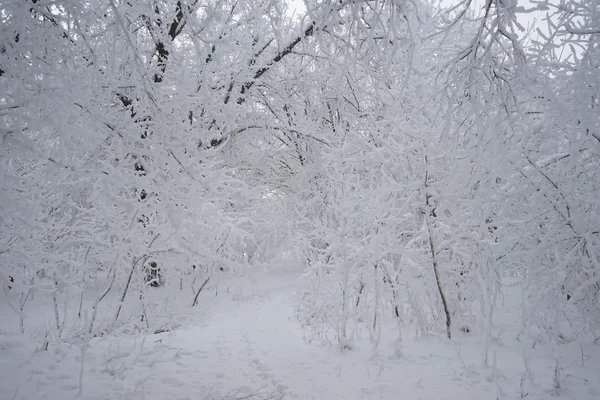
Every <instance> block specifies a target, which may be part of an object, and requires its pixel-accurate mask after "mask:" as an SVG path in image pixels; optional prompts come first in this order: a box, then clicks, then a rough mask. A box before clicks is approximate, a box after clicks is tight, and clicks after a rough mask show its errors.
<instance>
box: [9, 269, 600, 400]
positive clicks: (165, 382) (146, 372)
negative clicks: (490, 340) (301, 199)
mask: <svg viewBox="0 0 600 400" xmlns="http://www.w3.org/2000/svg"><path fill="white" fill-rule="evenodd" d="M299 285H300V281H299V280H298V279H297V278H294V277H291V276H280V277H278V278H277V277H275V278H274V277H272V276H267V275H265V276H261V277H260V278H256V277H255V278H253V279H245V280H240V281H237V282H235V283H231V282H230V283H228V284H221V285H220V287H219V288H218V289H219V290H220V291H221V293H220V294H219V296H215V295H214V290H212V291H207V292H206V293H205V294H204V297H202V299H201V304H200V306H199V307H197V309H194V317H193V318H192V320H191V322H190V323H189V324H187V325H186V326H184V327H182V328H180V329H177V330H175V331H173V332H169V333H161V334H157V335H148V336H146V337H142V338H137V339H133V338H131V337H118V338H115V337H111V338H103V339H94V341H93V342H92V343H91V346H90V349H89V350H88V352H87V354H86V362H85V374H84V376H85V377H84V386H83V393H82V394H81V396H79V398H81V399H90V400H92V399H94V400H96V399H98V400H99V399H111V400H113V399H114V400H119V399H123V400H125V399H127V400H129V399H149V400H162V399H169V400H171V399H172V400H175V399H181V400H183V399H189V400H204V399H210V400H213V399H214V400H221V399H234V398H247V399H267V398H270V399H299V400H309V399H323V400H332V399H333V400H335V399H348V400H351V399H390V400H392V399H432V400H434V399H435V400H443V399H449V400H450V399H496V398H512V399H514V398H519V397H520V393H521V392H520V390H521V389H520V382H521V377H522V375H523V372H524V365H523V359H522V354H521V352H520V351H519V349H515V348H513V347H510V346H507V345H506V344H504V343H497V344H496V348H497V352H496V354H497V360H498V361H497V365H498V368H483V367H482V366H481V357H480V346H479V345H478V344H477V343H476V341H475V340H474V339H471V340H472V341H471V342H470V341H469V340H470V339H469V337H467V336H465V337H464V338H460V339H459V341H458V342H449V341H447V340H442V339H439V338H436V337H430V338H426V339H420V340H408V341H406V342H405V343H404V348H403V354H402V356H401V357H397V356H394V355H393V351H392V350H391V348H392V347H391V345H392V340H393V336H392V335H391V334H390V335H388V336H384V338H383V341H382V344H381V348H380V352H379V354H378V356H374V355H373V352H372V350H371V349H370V346H369V345H368V340H365V342H364V343H362V342H359V343H358V344H357V347H356V348H355V349H353V350H352V351H346V352H340V351H338V350H336V349H334V348H330V347H319V346H315V345H312V344H308V343H306V342H305V341H304V339H303V337H302V330H301V328H300V326H299V324H298V323H297V321H295V320H294V317H293V315H294V313H293V307H294V299H295V296H296V293H297V290H298V287H299ZM213 289H215V290H216V289H217V288H213ZM511 346H512V344H511ZM577 351H579V350H577ZM583 352H585V353H586V357H587V359H586V360H584V362H583V365H579V366H578V365H576V364H577V361H576V359H577V357H575V356H573V357H571V358H569V354H571V353H569V352H568V351H567V352H566V353H565V354H567V355H566V356H564V357H562V358H561V360H562V361H561V362H562V363H563V364H562V365H561V368H563V369H564V373H563V378H562V379H563V380H564V382H563V386H564V387H563V388H561V390H560V391H554V392H553V391H552V389H553V383H552V379H553V370H554V368H555V365H554V364H553V359H552V358H551V357H550V356H548V357H545V356H544V353H540V354H541V356H538V357H535V355H534V357H532V359H531V361H530V364H531V365H530V366H531V368H532V370H534V371H535V376H534V379H533V382H530V381H526V382H525V384H526V389H527V393H529V394H528V396H527V398H528V399H531V398H533V399H538V398H539V399H541V398H548V397H550V396H551V395H553V394H554V395H562V396H564V398H570V399H575V398H576V399H597V398H600V391H598V388H600V373H598V371H600V368H599V369H596V368H598V367H600V363H599V360H598V357H597V356H598V355H600V352H599V351H598V346H592V347H590V348H589V349H583V348H582V354H583ZM79 357H80V351H79V348H78V347H77V346H69V345H68V344H59V345H51V346H50V347H49V349H48V351H37V352H34V351H32V349H31V347H30V345H29V344H28V342H27V341H25V340H24V339H21V338H17V337H10V336H0V383H1V387H0V399H3V400H4V399H26V400H35V399H50V400H64V399H71V398H77V394H78V390H79V381H78V378H79V368H80V362H79V360H80V358H79ZM578 357H579V356H578ZM255 394H258V395H257V396H254V397H253V396H252V395H255ZM244 396H246V397H244Z"/></svg>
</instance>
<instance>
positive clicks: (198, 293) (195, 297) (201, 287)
mask: <svg viewBox="0 0 600 400" xmlns="http://www.w3.org/2000/svg"><path fill="white" fill-rule="evenodd" d="M209 280H210V276H209V277H208V278H206V280H205V281H204V283H203V284H202V286H200V288H199V289H198V291H197V292H196V295H195V296H194V301H193V302H192V307H194V306H195V305H196V304H198V296H200V292H202V289H204V286H206V284H207V283H208V281H209Z"/></svg>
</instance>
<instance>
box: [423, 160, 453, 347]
mask: <svg viewBox="0 0 600 400" xmlns="http://www.w3.org/2000/svg"><path fill="white" fill-rule="evenodd" d="M428 179H429V165H428V162H427V156H425V205H426V206H427V207H426V210H425V224H426V225H427V236H428V237H429V251H430V252H431V260H432V264H433V274H434V275H435V283H436V285H437V288H438V292H439V294H440V298H441V299H442V306H443V307H444V313H445V314H446V335H447V336H448V339H452V331H451V327H452V319H451V317H450V310H449V308H448V302H447V301H446V295H445V294H444V290H443V288H442V283H441V281H440V274H439V270H438V260H437V252H436V243H435V231H434V229H433V226H432V225H433V224H432V221H431V218H435V217H436V211H435V207H434V206H433V205H432V204H431V194H430V193H429V192H428V191H429V186H428Z"/></svg>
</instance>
